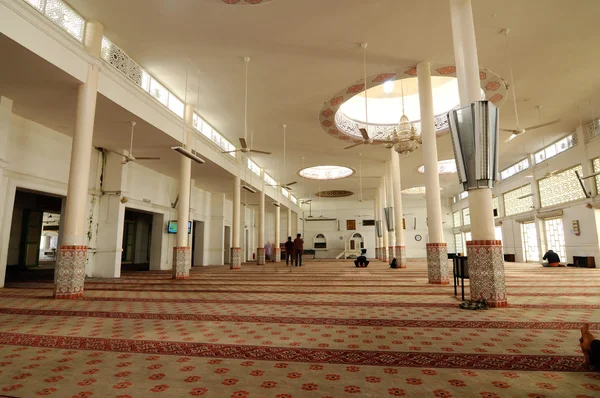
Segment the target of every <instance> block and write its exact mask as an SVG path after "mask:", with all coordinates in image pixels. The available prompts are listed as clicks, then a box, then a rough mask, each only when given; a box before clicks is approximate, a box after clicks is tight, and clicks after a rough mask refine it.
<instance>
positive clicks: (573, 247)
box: [452, 128, 600, 263]
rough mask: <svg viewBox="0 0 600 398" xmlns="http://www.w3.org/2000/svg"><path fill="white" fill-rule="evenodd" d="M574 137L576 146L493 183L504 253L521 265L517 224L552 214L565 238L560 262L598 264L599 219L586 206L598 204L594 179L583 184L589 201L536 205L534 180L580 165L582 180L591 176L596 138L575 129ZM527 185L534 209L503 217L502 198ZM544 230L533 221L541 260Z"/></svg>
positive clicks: (598, 152)
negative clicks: (557, 214) (587, 259)
mask: <svg viewBox="0 0 600 398" xmlns="http://www.w3.org/2000/svg"><path fill="white" fill-rule="evenodd" d="M576 134H577V137H578V144H577V145H576V146H575V147H573V148H571V149H568V150H567V151H565V152H563V153H560V154H558V155H556V156H554V157H552V158H550V159H547V160H545V161H544V162H542V163H541V164H538V165H536V164H535V162H534V161H533V159H531V160H530V164H531V167H530V168H529V169H527V170H525V171H523V172H521V173H519V174H517V175H515V176H513V177H510V178H508V179H506V180H504V181H499V182H497V183H496V186H495V188H494V190H493V192H494V194H495V195H497V196H498V198H499V205H500V206H499V207H500V217H499V218H498V219H497V222H501V223H502V225H501V228H502V241H503V248H504V252H505V253H510V254H515V259H516V261H524V250H523V241H522V240H523V238H522V233H521V224H520V223H518V222H517V221H516V220H517V219H522V218H525V217H528V216H529V217H535V215H537V214H540V213H543V212H547V211H554V210H562V212H563V215H562V217H561V218H562V222H563V228H564V234H565V250H566V254H567V258H565V259H561V260H562V261H565V262H569V263H570V262H572V261H573V256H594V257H595V260H596V262H598V261H600V243H599V242H600V239H599V233H598V227H599V226H600V223H599V222H598V221H600V218H599V217H598V210H595V209H593V208H589V207H588V206H587V205H588V204H593V205H594V206H596V207H597V206H598V204H600V199H599V198H598V196H597V189H596V187H595V183H594V178H590V179H588V180H586V181H585V185H586V190H587V191H589V192H591V193H592V198H590V199H581V200H577V201H573V202H568V203H563V204H560V205H556V206H551V207H546V208H543V209H542V208H540V203H539V193H538V189H537V180H539V179H541V178H543V177H544V176H545V175H546V173H548V172H552V171H556V170H563V169H567V168H570V167H573V166H576V165H579V164H581V165H582V168H583V174H584V176H585V175H589V174H591V173H592V172H593V168H592V160H593V159H594V158H596V157H598V156H600V139H599V138H597V137H596V138H593V139H591V140H588V139H587V137H586V135H585V134H584V133H583V132H582V131H581V130H580V129H579V128H578V129H577V131H576ZM566 135H568V133H567V132H565V136H566ZM545 144H546V145H549V144H551V143H550V142H546V143H545ZM539 149H542V142H540V147H539ZM539 149H538V150H539ZM524 157H525V155H524ZM531 175H533V178H526V176H531ZM526 184H530V185H531V187H532V192H533V193H534V197H533V199H534V200H533V204H534V208H533V209H532V210H531V211H529V212H527V213H521V214H517V215H513V216H509V217H506V216H504V203H503V194H504V193H506V192H508V191H511V190H513V189H515V188H518V187H520V186H523V185H526ZM468 201H469V199H468V198H467V199H465V200H461V201H459V202H457V203H455V204H454V205H453V206H452V209H453V211H457V210H459V211H462V209H463V208H465V207H468V205H469V204H468ZM574 220H578V221H579V229H580V235H579V236H577V235H575V233H574V231H573V227H572V222H573V221H574ZM472 221H473V220H472ZM543 226H544V222H543V220H539V219H538V220H536V228H537V233H538V246H539V251H540V257H542V256H543V255H544V252H545V251H546V250H547V249H548V247H547V245H546V244H545V230H544V228H543ZM455 231H458V228H457V229H455ZM540 261H541V258H540Z"/></svg>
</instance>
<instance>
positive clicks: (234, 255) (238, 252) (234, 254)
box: [229, 247, 242, 269]
mask: <svg viewBox="0 0 600 398" xmlns="http://www.w3.org/2000/svg"><path fill="white" fill-rule="evenodd" d="M229 269H242V248H241V247H232V248H231V265H230V267H229Z"/></svg>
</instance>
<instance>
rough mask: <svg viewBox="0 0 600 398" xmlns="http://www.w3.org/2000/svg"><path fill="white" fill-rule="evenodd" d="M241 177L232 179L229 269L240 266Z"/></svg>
mask: <svg viewBox="0 0 600 398" xmlns="http://www.w3.org/2000/svg"><path fill="white" fill-rule="evenodd" d="M241 189H242V187H241V179H240V177H239V176H238V175H236V176H235V177H234V179H233V220H232V221H231V234H232V238H231V267H230V268H231V269H240V268H242V248H241V246H240V232H241V220H240V205H241V201H242V199H241V191H240V190H241Z"/></svg>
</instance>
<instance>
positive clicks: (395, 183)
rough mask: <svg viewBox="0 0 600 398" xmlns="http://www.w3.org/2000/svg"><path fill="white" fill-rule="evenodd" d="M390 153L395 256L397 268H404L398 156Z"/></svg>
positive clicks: (400, 182)
mask: <svg viewBox="0 0 600 398" xmlns="http://www.w3.org/2000/svg"><path fill="white" fill-rule="evenodd" d="M390 151H391V153H392V160H391V162H390V163H391V166H392V188H393V190H394V217H395V218H396V230H395V231H394V232H395V233H396V247H395V256H396V262H397V265H398V267H399V268H406V246H405V243H404V225H403V223H402V220H403V219H404V215H403V214H402V213H403V211H402V210H403V209H402V181H401V179H400V154H399V153H398V152H396V150H395V149H394V148H392V149H391V150H390Z"/></svg>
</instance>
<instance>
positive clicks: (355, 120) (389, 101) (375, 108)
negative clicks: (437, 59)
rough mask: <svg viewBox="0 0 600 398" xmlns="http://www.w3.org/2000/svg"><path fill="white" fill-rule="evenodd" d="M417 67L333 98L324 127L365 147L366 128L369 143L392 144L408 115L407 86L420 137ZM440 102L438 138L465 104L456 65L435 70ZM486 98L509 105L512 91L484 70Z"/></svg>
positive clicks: (326, 109)
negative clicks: (450, 114) (450, 116)
mask: <svg viewBox="0 0 600 398" xmlns="http://www.w3.org/2000/svg"><path fill="white" fill-rule="evenodd" d="M416 76H417V68H416V67H412V68H409V69H405V68H397V69H392V70H389V71H386V72H381V73H378V74H376V75H372V76H368V77H367V80H366V84H365V81H364V80H362V79H361V80H358V81H356V82H354V83H352V84H349V85H348V86H346V87H344V88H342V89H341V90H340V91H338V92H337V93H335V94H334V95H333V96H331V97H330V98H329V99H328V100H327V101H326V102H325V103H324V104H323V107H322V108H321V112H320V114H319V122H320V123H321V128H323V130H324V131H325V132H326V133H327V134H328V135H329V136H331V137H335V138H338V139H340V140H344V141H351V142H354V143H361V142H363V140H364V139H363V137H362V134H361V129H366V130H367V132H368V134H369V138H370V139H372V140H373V141H374V143H378V141H387V140H389V139H390V137H391V136H392V135H393V134H394V131H395V130H396V129H397V128H398V123H399V121H400V117H401V116H402V90H401V84H400V82H401V81H402V87H403V89H404V108H405V113H406V116H407V117H408V119H409V120H410V122H411V123H412V124H413V126H414V127H415V129H416V131H417V134H420V131H421V121H420V118H421V114H420V113H421V112H420V106H419V94H418V85H417V78H416ZM431 77H432V85H433V102H434V115H435V116H434V126H435V131H436V134H438V135H442V134H444V133H446V132H447V131H448V130H449V125H448V118H447V116H446V113H447V112H448V111H450V110H452V109H455V108H457V107H458V106H459V105H460V100H459V97H458V82H457V79H456V67H455V66H454V65H445V64H441V65H440V64H438V65H434V64H432V65H431ZM479 80H480V86H481V91H482V96H481V97H482V99H487V100H489V101H490V102H492V103H493V104H494V105H496V106H497V107H500V106H501V105H502V103H503V102H504V101H505V100H506V96H507V93H508V87H507V85H506V83H505V81H504V79H502V77H500V76H499V75H498V74H496V73H494V72H492V71H490V70H489V69H486V68H479ZM365 90H366V92H367V96H368V115H369V125H368V126H367V125H366V117H365V116H366V114H365V113H366V112H365V101H364V99H365Z"/></svg>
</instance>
